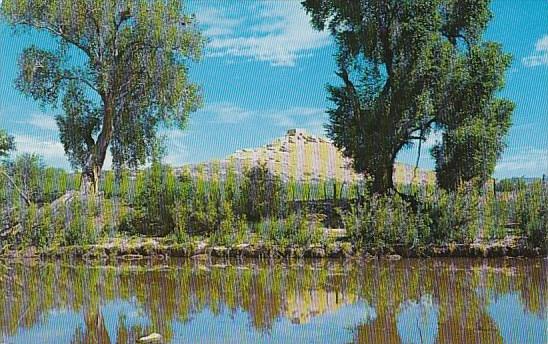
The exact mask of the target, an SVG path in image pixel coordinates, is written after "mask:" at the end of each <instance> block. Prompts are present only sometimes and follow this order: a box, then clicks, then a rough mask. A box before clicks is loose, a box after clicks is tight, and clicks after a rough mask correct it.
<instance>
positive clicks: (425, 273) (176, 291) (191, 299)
mask: <svg viewBox="0 0 548 344" xmlns="http://www.w3.org/2000/svg"><path fill="white" fill-rule="evenodd" d="M545 265H546V263H545V261H544V260H504V261H503V260H497V261H488V262H487V261H481V260H478V261H471V260H404V261H400V262H395V263H393V262H390V263H388V262H382V261H379V262H369V263H351V264H350V263H346V264H342V263H334V262H321V263H314V264H302V265H290V264H274V265H269V264H260V263H259V264H256V263H253V264H247V265H243V266H230V265H229V266H201V265H198V264H197V263H193V262H186V261H180V262H174V264H170V265H169V266H168V267H155V266H149V265H146V264H144V265H126V266H122V267H120V268H113V267H90V266H85V265H80V264H76V265H66V264H62V263H45V264H40V265H38V266H28V265H19V264H18V265H13V266H12V267H11V269H10V274H12V275H13V276H14V277H15V278H6V279H4V280H2V281H1V282H0V290H2V291H4V292H3V293H2V295H1V296H0V334H1V333H3V334H5V335H6V336H8V337H9V336H14V335H15V334H16V333H17V332H18V330H19V329H28V330H31V329H33V328H35V327H37V326H38V325H39V324H40V323H41V322H43V321H46V320H47V316H48V314H49V312H51V311H52V310H57V309H70V310H72V311H74V312H76V313H77V314H82V317H83V323H82V325H81V326H78V327H75V328H67V329H66V331H71V332H72V333H74V335H73V340H72V343H111V342H113V343H114V342H116V343H134V342H135V340H136V339H137V338H138V337H140V336H143V335H146V334H148V333H150V332H158V333H161V334H162V335H163V336H164V338H166V340H167V341H168V342H169V341H171V340H173V338H176V334H175V333H174V329H173V323H174V321H177V322H178V323H181V324H183V325H184V324H185V323H188V322H190V321H192V319H193V317H194V316H195V315H197V314H199V313H201V312H203V311H204V310H206V309H208V310H209V311H210V312H211V313H212V314H213V316H214V317H215V316H216V315H219V314H225V313H228V314H236V313H239V312H241V311H243V312H245V314H247V316H248V321H249V323H250V324H251V325H252V326H253V329H254V330H255V331H257V333H264V335H268V334H269V331H271V329H272V326H273V324H274V323H275V322H276V321H278V320H279V319H283V318H285V319H288V320H289V321H290V323H293V324H296V325H302V324H306V323H308V322H310V321H311V320H312V319H314V318H316V317H319V316H321V315H323V314H330V313H333V314H336V312H337V311H338V309H340V308H341V307H343V306H345V305H349V304H355V303H356V302H358V301H360V300H363V301H365V302H366V303H367V304H368V305H370V306H371V307H373V308H374V314H375V316H374V317H371V318H370V319H369V320H368V321H366V322H365V323H363V324H361V325H359V326H357V328H355V331H354V340H355V342H358V343H368V342H371V343H374V342H390V343H392V342H394V343H397V342H400V341H404V342H418V343H420V342H423V343H428V342H433V341H439V342H493V343H497V342H502V341H503V338H502V335H503V334H501V330H500V328H499V325H498V324H497V323H496V322H495V321H494V320H493V317H492V316H491V315H490V314H489V312H488V307H489V305H491V304H493V303H494V302H496V300H497V297H500V296H501V295H505V294H508V293H514V294H515V295H516V297H517V299H518V300H519V305H518V306H519V307H523V308H524V309H525V312H526V313H527V314H534V315H535V316H536V317H537V318H538V319H543V320H545V310H546V289H545V273H544V271H545V268H546V266H545ZM16 281H17V282H16ZM119 302H126V303H128V304H130V305H131V309H132V312H139V314H142V315H143V316H144V317H146V323H143V322H135V321H133V320H130V319H128V318H126V317H127V316H129V315H128V314H127V313H128V312H129V310H124V311H120V312H119V313H120V314H113V312H111V311H109V312H108V314H107V313H105V312H106V308H105V305H107V304H111V303H119ZM518 306H515V307H518ZM128 307H129V306H128ZM128 309H129V308H128ZM507 311H508V312H511V311H512V310H510V309H509V310H507ZM113 317H116V318H113ZM106 319H108V320H106ZM524 319H525V318H524ZM524 321H525V320H524ZM109 329H110V333H109ZM342 330H343V329H341V331H342ZM0 337H1V336H0Z"/></svg>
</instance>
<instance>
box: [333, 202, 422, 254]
mask: <svg viewBox="0 0 548 344" xmlns="http://www.w3.org/2000/svg"><path fill="white" fill-rule="evenodd" d="M341 217H342V220H343V223H344V226H345V228H346V230H347V232H348V235H349V236H350V237H351V238H352V241H353V242H355V243H356V244H358V245H361V246H362V247H364V248H377V249H384V248H389V247H393V246H395V245H400V244H403V245H406V246H413V245H419V244H425V243H426V242H428V241H429V240H430V236H431V231H430V219H429V217H428V214H423V213H421V212H420V209H419V211H416V210H415V209H413V208H412V207H411V205H410V204H409V203H407V202H406V201H405V200H403V199H402V198H401V197H400V196H399V195H376V194H375V195H372V196H370V197H369V198H368V199H366V200H365V201H364V202H362V203H361V204H358V205H355V206H353V207H352V208H351V211H350V212H346V213H344V212H343V213H342V214H341Z"/></svg>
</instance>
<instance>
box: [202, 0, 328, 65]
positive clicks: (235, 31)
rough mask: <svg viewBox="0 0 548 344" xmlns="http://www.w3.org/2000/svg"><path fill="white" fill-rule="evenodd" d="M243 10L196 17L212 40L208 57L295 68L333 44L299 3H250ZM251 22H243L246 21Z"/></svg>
mask: <svg viewBox="0 0 548 344" xmlns="http://www.w3.org/2000/svg"><path fill="white" fill-rule="evenodd" d="M239 9H240V11H241V10H243V11H248V12H249V15H245V16H244V15H242V13H240V12H234V8H233V7H232V8H230V7H218V8H217V7H216V8H212V7H208V8H203V9H201V10H198V11H197V13H196V15H197V18H198V21H199V23H200V24H201V25H202V26H203V27H204V33H205V35H206V36H207V37H208V38H209V44H208V56H211V57H225V56H232V57H242V58H247V59H250V60H255V61H264V62H268V63H269V64H270V65H272V66H283V67H293V66H295V64H296V62H297V60H298V59H300V58H302V57H305V56H309V55H311V54H312V51H313V50H315V49H319V48H323V47H325V46H328V45H329V44H331V40H330V37H329V34H328V33H327V32H318V31H316V30H314V29H313V28H312V26H311V25H310V19H309V18H308V15H307V14H306V13H305V11H304V9H303V8H302V7H301V5H300V3H299V2H297V1H261V2H247V3H245V5H243V3H242V7H239ZM244 17H245V18H248V19H245V20H244V19H243V18H244Z"/></svg>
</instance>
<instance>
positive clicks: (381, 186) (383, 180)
mask: <svg viewBox="0 0 548 344" xmlns="http://www.w3.org/2000/svg"><path fill="white" fill-rule="evenodd" d="M393 174H394V164H393V163H390V164H387V165H385V166H384V167H383V168H380V169H379V170H378V171H377V173H376V174H375V175H374V176H373V185H372V190H371V191H373V193H378V194H383V195H384V194H387V193H388V192H389V191H390V190H393V189H394V181H393V179H392V177H393Z"/></svg>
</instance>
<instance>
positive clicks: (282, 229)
mask: <svg viewBox="0 0 548 344" xmlns="http://www.w3.org/2000/svg"><path fill="white" fill-rule="evenodd" d="M258 233H259V235H260V237H261V238H262V239H263V240H265V241H266V242H269V243H273V244H276V245H278V246H280V247H282V248H283V247H287V246H289V245H299V246H301V247H306V246H309V245H311V244H320V243H322V241H323V240H324V235H323V231H322V229H321V228H320V226H319V223H318V222H317V221H314V220H310V219H309V218H308V217H307V216H306V215H305V214H304V213H294V214H290V215H289V216H287V218H280V219H264V220H263V221H261V222H260V223H259V224H258Z"/></svg>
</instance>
